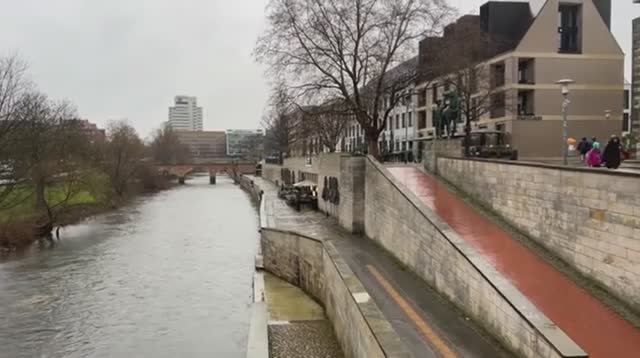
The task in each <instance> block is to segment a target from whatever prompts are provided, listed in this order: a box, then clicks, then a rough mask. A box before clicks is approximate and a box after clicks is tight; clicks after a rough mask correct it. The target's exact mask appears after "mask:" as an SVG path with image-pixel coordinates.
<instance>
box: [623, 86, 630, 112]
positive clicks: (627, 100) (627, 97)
mask: <svg viewBox="0 0 640 358" xmlns="http://www.w3.org/2000/svg"><path fill="white" fill-rule="evenodd" d="M624 109H629V90H624Z"/></svg>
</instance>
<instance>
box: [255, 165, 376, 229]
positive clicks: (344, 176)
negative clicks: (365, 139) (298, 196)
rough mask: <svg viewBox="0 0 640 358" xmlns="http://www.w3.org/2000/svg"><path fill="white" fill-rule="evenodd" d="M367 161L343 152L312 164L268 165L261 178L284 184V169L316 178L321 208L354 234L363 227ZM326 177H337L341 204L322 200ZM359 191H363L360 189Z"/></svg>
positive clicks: (319, 206) (264, 167) (264, 168)
mask: <svg viewBox="0 0 640 358" xmlns="http://www.w3.org/2000/svg"><path fill="white" fill-rule="evenodd" d="M364 163H365V158H364V157H358V156H351V155H349V154H342V153H326V154H321V155H318V156H314V157H311V164H308V161H307V159H306V158H287V159H285V161H284V163H283V165H281V166H280V165H273V164H265V165H264V166H263V173H262V177H263V178H265V179H267V180H269V181H271V182H273V183H281V182H282V179H281V177H280V173H281V170H282V169H289V170H291V171H294V172H295V173H296V178H297V176H298V173H299V172H304V173H311V174H315V175H317V183H318V208H319V209H320V210H322V211H323V212H325V213H327V214H329V215H330V216H332V217H335V218H337V219H338V221H339V222H340V224H341V225H342V226H343V227H344V228H346V229H347V230H349V231H350V232H352V233H360V232H362V231H363V228H364V191H363V190H361V188H362V187H363V186H364V172H365V170H364V169H365V165H364ZM325 178H337V179H338V187H339V192H340V202H339V203H338V205H335V204H332V203H330V202H328V201H325V200H324V199H323V198H322V191H323V189H324V181H325ZM359 189H360V190H359Z"/></svg>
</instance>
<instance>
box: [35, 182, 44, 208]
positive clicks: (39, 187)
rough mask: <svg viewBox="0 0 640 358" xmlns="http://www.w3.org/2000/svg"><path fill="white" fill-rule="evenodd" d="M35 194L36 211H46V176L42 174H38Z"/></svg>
mask: <svg viewBox="0 0 640 358" xmlns="http://www.w3.org/2000/svg"><path fill="white" fill-rule="evenodd" d="M35 186H36V187H35V196H36V201H35V208H36V211H38V212H40V211H44V210H46V207H47V202H46V201H45V200H46V199H45V196H44V195H45V190H46V186H47V185H46V183H45V180H44V177H42V176H40V175H39V176H38V177H37V178H36V180H35Z"/></svg>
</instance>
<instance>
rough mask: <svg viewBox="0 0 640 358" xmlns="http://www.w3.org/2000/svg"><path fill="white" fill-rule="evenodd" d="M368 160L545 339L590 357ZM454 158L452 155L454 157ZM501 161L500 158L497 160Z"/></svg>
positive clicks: (559, 350) (559, 348)
mask: <svg viewBox="0 0 640 358" xmlns="http://www.w3.org/2000/svg"><path fill="white" fill-rule="evenodd" d="M367 159H368V160H369V162H370V163H371V164H372V165H373V166H374V167H375V168H376V170H378V172H379V173H380V174H382V176H384V177H385V178H386V179H387V180H388V181H389V182H390V183H391V184H392V185H393V186H394V187H395V188H396V189H398V191H399V192H400V194H401V195H402V196H404V197H405V198H406V199H407V200H408V201H409V202H410V203H411V204H412V205H413V206H414V207H415V208H416V209H417V210H418V211H419V212H420V213H421V214H422V216H423V217H424V218H426V219H427V220H428V221H429V222H431V224H432V225H433V226H434V227H435V229H436V230H437V231H438V232H439V233H440V234H441V235H442V236H443V237H444V238H445V239H446V240H447V241H448V242H449V243H450V244H451V245H452V246H453V248H454V249H455V250H456V251H457V252H459V253H460V254H461V255H462V256H463V257H464V258H465V259H466V260H467V262H469V264H470V265H471V266H472V267H473V268H475V269H476V270H477V272H478V273H479V274H480V275H481V276H482V277H483V278H484V279H485V280H486V281H487V282H488V283H489V284H490V285H491V286H492V287H493V288H494V289H495V290H496V292H497V293H498V294H499V295H500V296H501V297H502V298H504V299H505V301H506V302H507V303H508V304H509V305H510V306H511V307H512V308H513V309H514V310H515V311H516V312H517V313H518V314H519V315H520V316H521V317H522V318H523V320H524V321H525V322H527V323H528V324H529V325H530V326H531V327H532V328H533V329H534V330H535V331H537V332H538V333H539V334H540V336H541V337H542V338H543V339H544V340H546V341H547V342H548V343H549V344H550V345H551V347H553V349H555V350H556V352H557V353H559V354H560V355H561V356H562V357H588V355H587V354H586V353H585V352H584V350H583V349H582V348H580V347H579V346H578V345H577V344H576V343H575V342H574V341H573V340H572V339H571V338H570V337H569V336H567V335H566V333H564V331H562V330H561V329H560V328H559V327H558V326H556V325H555V324H554V323H553V322H552V321H551V320H550V319H549V318H548V317H547V316H546V315H545V314H544V313H542V312H541V311H540V310H538V308H537V307H536V306H535V305H534V304H533V303H531V301H529V299H528V298H527V297H526V296H524V295H523V294H522V293H521V292H520V291H519V290H518V289H517V288H516V287H515V286H513V284H512V283H511V282H509V280H507V279H506V278H505V277H504V276H503V275H502V274H501V273H500V272H498V271H497V270H496V268H495V267H494V266H493V265H491V264H490V263H489V262H488V261H487V260H486V258H485V257H484V256H483V255H481V254H480V253H478V252H477V251H476V249H475V248H473V247H472V246H471V245H470V244H469V243H468V242H467V241H466V240H464V239H462V238H461V237H460V236H459V235H458V234H457V233H456V232H455V231H454V230H453V229H452V228H451V227H450V226H449V225H448V224H447V223H446V222H444V221H443V220H442V219H441V218H439V217H438V216H437V215H436V214H435V213H434V212H433V211H432V210H431V209H430V208H429V207H427V206H426V205H425V204H424V203H423V202H422V201H421V200H420V199H419V198H418V197H417V196H415V194H413V193H412V192H410V191H409V190H408V189H407V188H405V187H404V185H402V184H401V183H399V182H398V180H397V179H396V178H395V177H393V175H391V173H389V171H388V170H387V169H386V168H385V167H384V166H383V165H382V164H380V163H379V162H378V161H377V160H376V159H375V158H373V157H372V156H368V157H367ZM452 159H453V158H452ZM496 162H498V163H501V162H500V161H496Z"/></svg>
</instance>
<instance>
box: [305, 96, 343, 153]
mask: <svg viewBox="0 0 640 358" xmlns="http://www.w3.org/2000/svg"><path fill="white" fill-rule="evenodd" d="M305 114H306V116H305V117H306V118H307V121H308V127H309V128H311V129H312V130H313V135H314V137H315V138H316V140H318V141H319V144H320V146H322V147H323V148H327V149H328V150H329V152H330V153H333V152H335V151H336V147H337V145H338V143H340V139H341V138H342V137H343V136H344V133H345V130H346V128H347V126H348V125H349V121H350V120H351V118H353V114H352V112H351V110H350V108H348V107H347V106H345V105H344V103H343V101H342V100H332V101H329V102H328V103H326V104H324V105H322V106H316V107H313V108H312V109H311V110H309V111H307V112H306V113H305Z"/></svg>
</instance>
